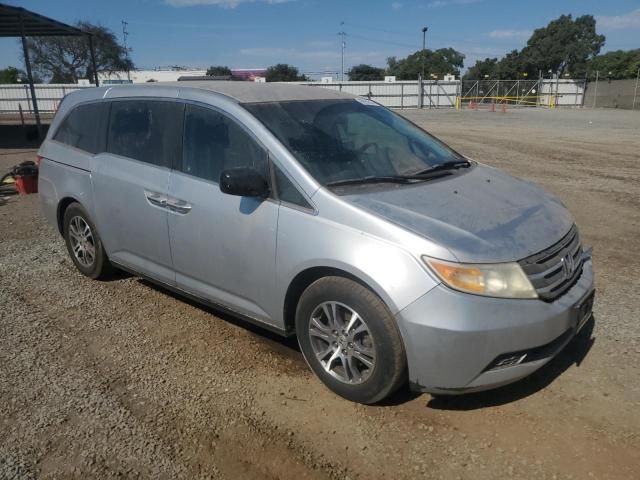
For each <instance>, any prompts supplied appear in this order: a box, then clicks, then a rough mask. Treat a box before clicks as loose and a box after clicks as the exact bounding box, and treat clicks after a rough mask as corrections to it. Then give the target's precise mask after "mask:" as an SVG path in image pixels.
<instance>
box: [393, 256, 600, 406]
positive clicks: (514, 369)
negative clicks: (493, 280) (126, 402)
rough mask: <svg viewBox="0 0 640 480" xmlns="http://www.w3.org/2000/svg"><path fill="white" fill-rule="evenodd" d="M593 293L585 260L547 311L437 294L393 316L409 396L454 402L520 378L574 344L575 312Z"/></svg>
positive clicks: (534, 303) (525, 303) (532, 304)
mask: <svg viewBox="0 0 640 480" xmlns="http://www.w3.org/2000/svg"><path fill="white" fill-rule="evenodd" d="M593 291H594V287H593V265H592V261H591V258H590V257H588V258H585V261H584V265H583V271H582V274H581V276H580V278H579V279H578V281H577V282H576V284H575V285H574V286H573V287H572V288H571V289H569V290H568V291H567V292H566V293H565V294H564V295H562V296H561V297H560V298H558V299H557V300H556V301H554V302H552V303H546V302H544V301H542V300H515V299H499V298H489V297H481V296H477V295H470V294H465V293H460V292H456V291H454V290H451V289H449V288H447V287H445V286H443V285H439V286H437V287H436V288H434V289H432V290H431V291H429V292H428V293H426V294H425V295H423V296H422V297H421V298H419V299H418V300H416V301H415V302H413V303H412V304H411V305H409V306H408V307H406V308H405V309H403V310H402V311H400V312H399V313H398V314H397V315H396V317H397V320H398V325H399V327H400V331H401V333H402V337H403V340H404V344H405V348H406V353H407V362H408V367H409V380H410V382H411V385H412V388H414V389H416V390H420V391H425V392H431V393H446V394H460V393H467V392H472V391H480V390H488V389H490V388H495V387H499V386H501V385H505V384H508V383H511V382H514V381H516V380H519V379H521V378H523V377H526V376H527V375H529V374H531V373H533V372H534V371H536V370H537V369H539V368H540V367H542V366H543V365H544V364H545V363H547V362H548V361H549V360H551V359H552V358H553V357H554V356H555V355H556V354H557V353H558V352H559V351H560V350H562V348H563V347H564V346H565V345H566V344H567V343H569V341H571V339H572V338H573V337H574V336H575V334H576V332H577V331H578V329H579V327H580V326H581V325H583V324H584V322H581V320H584V318H579V315H578V314H576V311H575V308H574V307H575V306H576V304H579V303H580V302H582V301H583V300H584V299H586V298H588V297H589V296H590V295H591V294H592V293H593ZM589 310H590V308H589ZM579 323H580V324H579ZM517 352H522V353H524V352H532V353H531V355H530V356H529V358H527V357H525V358H524V360H523V361H522V362H521V363H518V364H514V365H512V366H500V367H499V368H494V367H495V366H496V363H495V362H496V361H497V360H498V361H499V359H500V358H504V356H505V354H511V353H517ZM507 357H509V355H507Z"/></svg>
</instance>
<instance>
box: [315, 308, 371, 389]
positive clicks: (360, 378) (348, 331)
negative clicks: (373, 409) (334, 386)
mask: <svg viewBox="0 0 640 480" xmlns="http://www.w3.org/2000/svg"><path fill="white" fill-rule="evenodd" d="M309 338H310V341H311V347H312V348H313V352H314V354H315V356H316V358H317V359H318V361H319V362H320V364H321V365H322V367H323V368H324V369H325V370H326V372H327V373H329V374H330V375H331V376H333V377H334V378H336V379H338V380H340V381H341V382H344V383H348V384H358V383H362V382H364V381H365V380H367V379H368V378H369V377H370V376H371V374H372V372H373V369H374V368H375V361H376V355H375V346H374V342H373V336H372V335H371V331H370V330H369V327H368V326H367V324H366V322H365V321H364V319H363V318H362V317H361V316H360V315H358V313H357V312H356V311H355V310H353V309H352V308H351V307H349V306H347V305H345V304H343V303H339V302H324V303H321V304H320V305H318V306H317V307H316V308H315V310H314V311H313V313H312V314H311V320H310V321H309Z"/></svg>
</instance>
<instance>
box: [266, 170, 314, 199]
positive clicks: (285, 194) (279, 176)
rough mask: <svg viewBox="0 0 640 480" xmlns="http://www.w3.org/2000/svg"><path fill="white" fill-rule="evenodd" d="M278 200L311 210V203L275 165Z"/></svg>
mask: <svg viewBox="0 0 640 480" xmlns="http://www.w3.org/2000/svg"><path fill="white" fill-rule="evenodd" d="M273 171H274V177H275V181H276V190H277V192H278V198H279V199H280V200H282V201H283V202H288V203H293V204H294V205H299V206H301V207H304V208H311V205H309V202H307V200H306V199H305V198H304V196H302V194H301V193H300V191H299V190H298V189H297V188H296V186H295V185H294V184H293V182H292V181H291V180H289V178H288V177H287V176H286V175H285V174H284V173H283V172H282V170H280V169H279V168H278V167H276V166H275V165H274V166H273Z"/></svg>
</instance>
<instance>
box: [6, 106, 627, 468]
mask: <svg viewBox="0 0 640 480" xmlns="http://www.w3.org/2000/svg"><path fill="white" fill-rule="evenodd" d="M406 115H407V116H408V117H410V118H411V119H413V120H415V121H417V122H418V123H421V124H423V125H426V126H427V128H428V129H429V130H431V131H432V132H433V133H435V134H436V135H438V136H440V137H441V138H442V139H444V140H446V141H447V142H449V143H450V144H451V145H453V146H454V147H455V148H457V149H459V150H460V151H461V152H463V153H465V154H467V155H469V156H471V157H474V158H476V159H478V160H482V161H484V162H486V163H488V164H491V165H494V166H497V167H500V168H503V169H505V170H507V171H509V172H511V173H512V174H515V175H517V176H520V177H523V178H526V179H529V180H531V181H533V182H536V183H538V184H540V185H542V186H543V187H544V188H546V189H548V190H550V191H551V192H553V193H555V194H557V195H558V196H559V197H560V198H561V199H562V200H563V201H564V202H565V203H566V204H567V206H568V207H569V208H570V209H571V211H572V212H573V214H574V215H575V218H576V220H577V223H578V225H579V226H580V228H581V232H582V237H583V240H584V243H586V244H588V245H593V247H594V250H595V268H596V277H597V278H596V280H597V287H598V297H597V302H596V306H595V326H594V325H593V324H591V325H589V326H588V328H587V329H586V330H584V331H583V333H582V334H581V335H580V336H579V337H578V338H576V339H575V340H574V341H573V342H572V343H571V344H570V345H569V346H568V348H567V349H566V350H565V351H564V352H563V353H562V354H561V355H559V356H558V357H557V358H556V359H555V360H554V361H552V362H551V363H550V364H548V365H547V366H546V367H545V368H544V369H542V370H541V371H539V372H538V373H536V374H535V375H533V376H532V377H530V378H528V379H526V380H524V381H521V382H519V383H517V384H515V385H512V386H509V387H506V388H503V389H501V390H498V391H493V392H487V393H482V394H475V395H469V396H464V397H457V398H450V399H434V398H432V397H431V396H429V395H426V394H425V395H415V394H412V393H410V392H408V391H407V390H403V391H401V392H399V393H398V394H397V395H396V396H394V397H393V398H392V399H391V401H389V402H387V403H386V404H384V405H379V406H370V407H364V406H360V405H355V404H352V403H349V402H347V401H344V400H342V399H340V398H338V397H336V396H335V395H333V394H332V393H331V392H329V391H328V390H326V389H325V388H324V387H323V386H322V385H321V384H320V382H319V381H318V380H316V379H315V378H314V377H313V376H312V375H311V374H310V373H309V372H308V371H307V369H306V367H305V365H304V363H303V360H302V358H301V355H300V353H299V351H298V350H297V348H296V345H295V342H292V341H284V340H280V339H278V338H276V337H275V336H273V335H271V334H268V333H266V332H265V331H262V330H260V329H257V328H253V327H249V326H247V325H245V324H243V323H242V322H239V321H237V320H234V319H232V318H230V317H227V316H223V315H220V314H217V313H216V312H214V311H211V310H208V309H205V308H201V307H199V306H196V305H194V304H191V303H189V302H187V301H185V300H183V299H180V298H176V297H174V296H172V295H171V294H169V293H167V292H165V291H162V290H159V289H157V288H155V287H153V286H151V285H150V284H148V283H146V282H144V281H141V280H139V279H137V278H135V277H126V276H121V277H118V278H116V279H114V280H112V281H108V282H94V281H90V280H88V279H86V278H84V277H82V276H81V275H80V274H79V273H77V272H76V271H75V270H74V268H73V266H72V264H71V262H70V260H69V259H68V258H67V254H66V250H65V248H64V245H63V242H62V241H61V239H60V237H59V236H58V235H57V234H56V233H55V232H54V231H53V230H52V229H51V228H50V227H48V226H46V225H45V224H44V221H43V219H42V217H41V215H40V213H39V210H38V199H37V197H36V196H35V195H34V196H29V197H21V198H17V197H14V198H11V199H10V200H9V201H8V202H7V203H4V204H2V203H0V269H1V270H0V272H1V273H0V288H1V290H0V312H1V313H0V315H1V320H0V478H31V477H40V478H106V477H117V476H121V477H122V476H124V477H144V478H227V479H238V478H243V479H254V478H267V479H276V478H296V479H297V478H309V479H321V478H334V479H335V478H341V479H342V478H345V479H346V478H351V479H353V480H355V479H370V478H387V479H401V478H446V479H451V478H462V479H474V480H475V479H495V478H539V479H541V478H547V479H552V478H559V479H564V478H574V479H576V480H577V479H583V478H601V479H614V478H616V479H631V478H640V324H639V323H638V322H639V318H638V317H639V313H640V308H639V303H640V302H639V299H640V295H639V294H638V290H639V289H640V280H639V278H640V277H639V276H638V271H639V269H640V255H638V251H640V235H639V232H640V112H618V111H595V112H594V111H590V110H585V111H560V110H556V111H523V112H516V111H509V112H508V113H507V114H501V113H490V112H462V113H455V112H436V111H431V112H429V111H426V112H416V111H412V112H407V113H406ZM34 155H35V152H34V151H33V150H30V151H25V150H9V149H4V150H0V171H4V170H6V169H8V167H10V166H11V165H13V164H15V163H17V162H18V161H19V160H21V159H28V158H33V157H34Z"/></svg>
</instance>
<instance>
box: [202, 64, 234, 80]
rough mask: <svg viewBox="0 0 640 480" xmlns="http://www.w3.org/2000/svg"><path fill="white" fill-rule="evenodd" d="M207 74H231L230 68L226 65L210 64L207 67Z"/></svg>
mask: <svg viewBox="0 0 640 480" xmlns="http://www.w3.org/2000/svg"><path fill="white" fill-rule="evenodd" d="M207 75H208V76H210V77H228V76H231V69H230V68H229V67H227V66H226V65H225V66H222V65H216V66H211V67H209V68H207Z"/></svg>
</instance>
